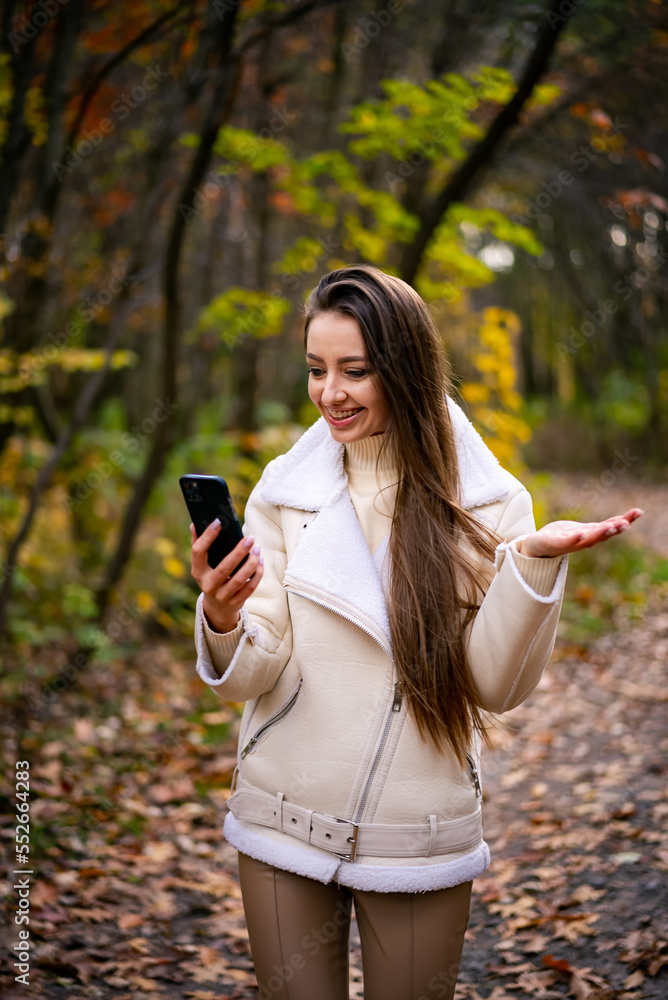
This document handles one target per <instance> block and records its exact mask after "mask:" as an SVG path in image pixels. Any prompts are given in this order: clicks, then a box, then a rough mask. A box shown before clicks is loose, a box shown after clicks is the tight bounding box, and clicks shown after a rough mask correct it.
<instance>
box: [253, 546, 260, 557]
mask: <svg viewBox="0 0 668 1000" xmlns="http://www.w3.org/2000/svg"><path fill="white" fill-rule="evenodd" d="M259 554H260V546H259V545H254V546H253V555H254V556H259Z"/></svg>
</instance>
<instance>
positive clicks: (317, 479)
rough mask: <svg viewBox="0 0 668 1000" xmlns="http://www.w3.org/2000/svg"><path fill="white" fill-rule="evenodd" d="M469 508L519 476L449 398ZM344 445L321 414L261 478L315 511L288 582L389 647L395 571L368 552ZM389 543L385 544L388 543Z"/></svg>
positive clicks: (285, 500)
mask: <svg viewBox="0 0 668 1000" xmlns="http://www.w3.org/2000/svg"><path fill="white" fill-rule="evenodd" d="M448 403H449V405H450V412H451V415H452V420H453V425H454V430H455V440H456V443H457V454H458V457H459V464H460V470H461V480H462V501H463V505H464V506H465V507H467V508H471V507H477V506H480V505H482V504H487V503H493V502H494V501H495V500H502V499H504V498H505V497H506V496H507V495H508V493H509V492H510V491H511V490H512V489H515V488H516V487H517V485H518V481H517V480H516V479H515V477H514V476H511V474H510V473H509V472H506V470H505V469H503V468H502V467H501V466H500V465H499V462H498V460H497V459H496V458H495V457H494V455H493V454H492V452H491V451H490V450H489V448H488V447H487V445H486V444H485V443H484V441H483V440H482V438H481V437H480V435H479V434H478V432H477V431H476V430H475V429H474V427H473V425H472V424H471V422H470V421H469V420H468V418H467V417H466V415H465V414H464V412H463V411H462V410H461V409H460V408H459V407H458V406H457V405H456V404H455V403H453V402H452V400H450V399H448ZM344 451H345V446H344V445H343V444H341V443H340V442H338V441H335V440H334V438H333V437H332V435H331V434H330V432H329V426H328V424H327V422H326V420H325V418H324V417H320V418H319V419H318V420H317V421H316V422H315V423H314V424H313V425H312V426H311V427H309V428H308V430H307V431H305V433H304V434H303V435H302V436H301V437H300V438H299V440H298V441H297V442H295V444H294V445H293V446H292V448H290V450H289V451H287V452H286V453H285V454H284V455H280V456H279V457H278V458H276V459H275V460H274V461H273V462H271V463H270V464H269V465H268V466H267V467H266V469H265V473H264V474H263V476H262V479H261V480H260V482H259V483H258V485H257V488H258V491H259V493H260V496H261V497H262V499H263V500H264V501H265V502H266V503H270V504H275V505H277V506H283V507H294V508H296V509H297V510H300V511H317V512H318V513H317V516H316V517H315V518H312V519H311V520H310V522H309V523H308V531H306V532H301V531H300V532H299V544H298V545H297V548H296V550H295V551H294V552H293V554H292V557H291V558H290V560H289V561H288V564H287V566H286V568H285V574H284V585H285V586H287V587H296V588H297V589H298V590H301V591H302V592H307V593H310V594H311V595H312V596H313V597H314V599H316V600H320V601H322V600H323V599H324V600H325V601H326V602H327V603H329V604H331V605H332V606H333V607H334V608H335V609H336V610H338V611H339V613H340V614H342V615H344V617H347V618H349V619H350V620H351V621H356V622H357V624H359V625H360V626H361V627H362V628H363V629H366V630H367V631H370V633H371V634H372V635H373V637H374V638H376V639H377V641H379V642H380V643H381V645H382V646H384V647H385V649H386V650H388V651H389V652H390V653H391V652H392V641H391V635H390V623H389V615H388V608H387V601H386V594H385V590H384V586H383V582H384V579H385V582H386V580H387V578H386V577H385V578H384V573H385V572H389V570H388V567H387V566H384V567H383V566H381V565H379V556H380V553H379V554H378V557H374V556H372V555H371V553H370V552H369V547H368V545H367V543H366V541H365V538H364V534H363V532H362V528H361V525H360V523H359V520H358V518H357V514H356V512H355V508H354V506H353V503H352V500H351V499H350V494H349V492H348V489H347V484H348V477H347V474H346V471H345V468H344V465H343V459H344ZM386 548H387V546H385V549H386ZM384 551H385V550H384Z"/></svg>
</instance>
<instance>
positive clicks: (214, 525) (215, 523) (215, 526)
mask: <svg viewBox="0 0 668 1000" xmlns="http://www.w3.org/2000/svg"><path fill="white" fill-rule="evenodd" d="M211 527H212V528H220V518H219V517H217V518H216V519H215V521H212V522H211Z"/></svg>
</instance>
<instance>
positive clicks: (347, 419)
mask: <svg viewBox="0 0 668 1000" xmlns="http://www.w3.org/2000/svg"><path fill="white" fill-rule="evenodd" d="M363 409H364V407H363V406H359V407H357V408H356V409H349V410H327V419H328V420H329V422H330V424H332V426H333V427H347V426H348V424H351V423H352V422H353V420H354V419H355V417H356V416H357V414H358V413H361V412H362V410H363Z"/></svg>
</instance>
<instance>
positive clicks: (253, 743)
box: [241, 736, 257, 760]
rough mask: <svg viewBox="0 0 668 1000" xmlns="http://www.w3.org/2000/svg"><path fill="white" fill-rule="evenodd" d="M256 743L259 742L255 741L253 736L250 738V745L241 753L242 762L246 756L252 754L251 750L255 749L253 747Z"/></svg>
mask: <svg viewBox="0 0 668 1000" xmlns="http://www.w3.org/2000/svg"><path fill="white" fill-rule="evenodd" d="M256 743H257V740H256V739H255V737H254V736H252V737H251V738H250V740H249V741H248V743H247V744H246V746H245V747H244V748H243V750H242V751H241V759H242V760H243V759H244V757H245V756H246V754H249V753H250V752H251V750H252V749H253V747H254V746H255V744H256Z"/></svg>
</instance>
